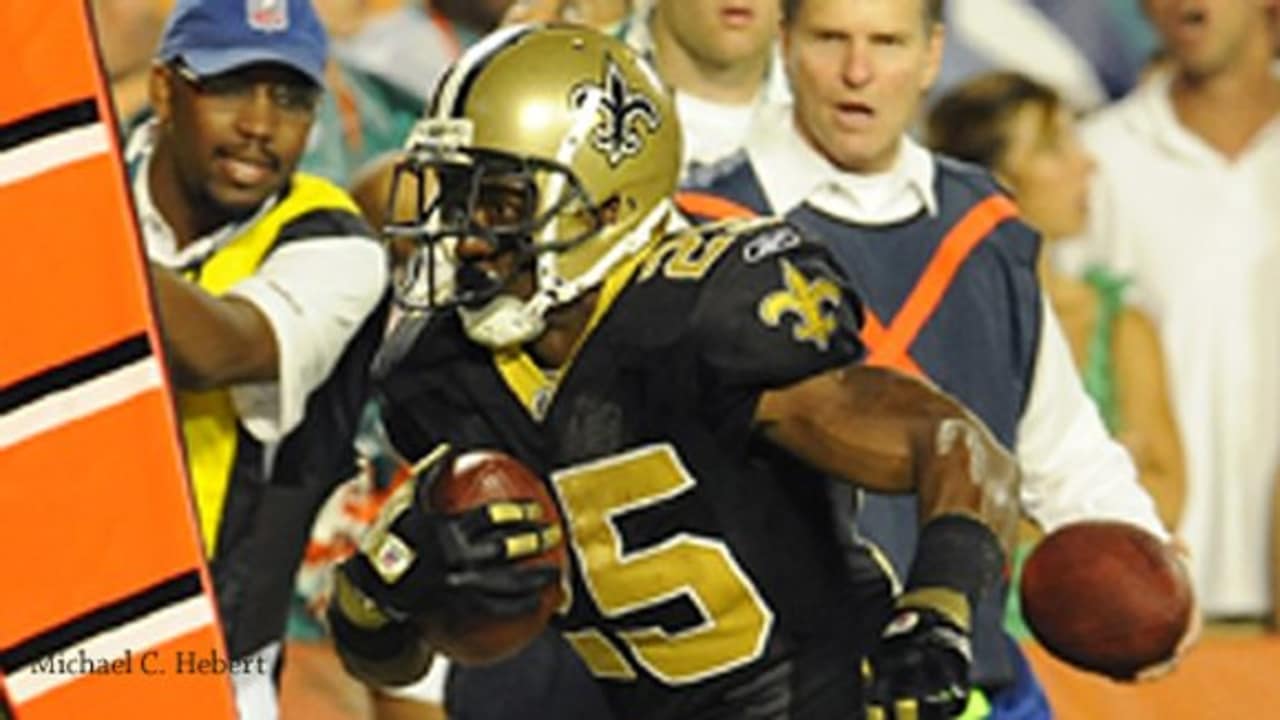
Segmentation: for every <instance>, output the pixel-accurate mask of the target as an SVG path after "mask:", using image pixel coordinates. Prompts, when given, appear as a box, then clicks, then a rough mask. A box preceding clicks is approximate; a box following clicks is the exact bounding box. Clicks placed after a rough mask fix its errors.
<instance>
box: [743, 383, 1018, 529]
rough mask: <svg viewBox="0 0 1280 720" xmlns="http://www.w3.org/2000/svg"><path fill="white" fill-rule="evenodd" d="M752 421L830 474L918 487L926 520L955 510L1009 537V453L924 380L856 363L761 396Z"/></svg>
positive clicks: (1013, 491) (1013, 469) (1012, 475)
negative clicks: (1007, 532) (754, 420)
mask: <svg viewBox="0 0 1280 720" xmlns="http://www.w3.org/2000/svg"><path fill="white" fill-rule="evenodd" d="M755 418H756V423H757V424H758V426H759V428H760V429H761V431H762V432H763V433H764V435H765V436H766V437H768V438H769V439H770V440H771V441H773V442H774V443H776V444H778V445H780V446H782V447H784V448H786V449H787V450H789V451H790V452H792V453H793V454H795V455H797V456H798V457H801V458H803V459H804V460H805V461H807V462H808V463H809V464H811V465H813V466H814V467H816V468H818V469H820V470H822V471H824V472H825V473H827V474H830V475H833V476H836V477H842V478H845V479H847V480H849V481H850V482H854V483H857V484H858V485H861V486H862V487H864V488H867V489H869V490H874V491H876V492H886V493H903V492H915V493H917V494H918V495H919V497H920V516H921V517H920V519H921V522H922V524H924V523H927V522H928V521H929V520H932V519H934V518H936V517H940V516H942V515H947V514H959V515H964V516H967V517H971V518H973V519H975V520H978V521H980V522H982V523H984V524H986V525H988V526H990V527H991V528H993V529H994V530H996V531H997V532H999V533H1001V534H1003V533H1005V532H1006V531H1007V530H1008V529H1009V528H1011V527H1012V525H1013V523H1014V521H1016V519H1017V487H1018V485H1017V482H1018V469H1017V464H1016V462H1015V460H1014V458H1013V456H1012V455H1011V454H1010V453H1009V452H1008V451H1007V450H1005V449H1004V448H1003V447H1002V446H1001V445H1000V443H999V442H998V441H997V440H996V439H995V437H994V436H993V435H992V434H991V433H990V431H989V430H987V428H986V426H985V425H983V424H982V422H981V421H980V420H978V419H977V418H976V417H975V416H974V415H973V414H972V413H971V412H970V411H969V410H968V409H967V408H965V407H964V406H963V405H961V404H960V402H959V401H957V400H956V399H954V398H952V397H951V396H950V395H947V394H946V393H944V392H942V391H941V390H939V389H938V388H936V387H934V386H933V385H930V384H928V383H926V382H925V381H922V380H918V379H916V378H913V377H910V376H908V375H905V374H902V373H900V372H897V371H895V370H891V369H887V368H877V367H869V366H865V365H851V366H848V367H845V368H840V369H836V370H830V371H827V372H825V373H822V374H819V375H815V376H813V377H810V378H807V379H805V380H802V381H800V382H798V383H795V384H793V385H790V386H787V387H784V388H781V389H778V390H772V391H769V392H766V393H764V394H763V395H762V396H761V398H760V402H759V404H758V405H757V408H756V415H755Z"/></svg>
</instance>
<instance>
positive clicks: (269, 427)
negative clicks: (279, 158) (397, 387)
mask: <svg viewBox="0 0 1280 720" xmlns="http://www.w3.org/2000/svg"><path fill="white" fill-rule="evenodd" d="M152 132H153V131H152V129H151V127H150V126H144V127H142V128H139V129H138V131H137V133H145V135H139V134H135V135H134V137H133V138H132V139H131V140H130V143H129V152H128V155H129V157H130V158H133V159H137V161H138V162H139V163H140V164H139V166H138V170H137V172H136V174H135V176H134V178H133V183H132V189H133V199H134V206H135V208H136V209H137V213H138V221H139V225H140V226H141V228H142V235H143V242H144V244H145V245H146V251H147V257H148V258H149V259H151V260H152V261H154V262H156V263H158V264H160V265H164V266H166V267H170V268H174V269H178V268H182V267H183V266H185V265H188V264H189V263H192V262H198V261H200V260H203V259H204V258H207V257H208V256H209V255H211V254H212V253H213V252H214V251H216V250H217V249H218V248H219V247H221V246H222V245H223V244H225V243H226V242H228V241H230V240H231V239H232V238H234V237H235V236H236V235H237V234H238V233H239V232H240V230H241V229H243V228H244V227H245V226H246V225H247V224H249V223H252V222H254V221H256V220H257V219H258V218H259V217H261V216H262V214H263V213H265V212H267V210H269V209H270V207H271V206H272V205H273V204H274V203H275V200H276V199H275V198H274V197H273V198H272V199H270V200H268V201H267V203H266V204H264V206H263V208H262V209H261V210H259V211H258V212H257V213H256V214H255V215H254V216H253V217H252V218H250V219H249V220H245V221H241V222H240V223H231V224H228V225H226V226H224V227H221V228H218V229H217V230H215V231H213V232H212V233H210V234H208V235H206V236H204V237H202V238H198V239H197V240H195V241H194V242H192V243H190V244H188V245H187V246H185V247H183V248H182V249H180V250H179V249H178V246H177V242H176V239H175V236H174V233H173V230H172V228H170V226H169V223H168V222H166V221H165V219H164V217H163V216H162V215H161V214H160V211H159V210H158V209H157V208H156V207H155V205H154V203H153V202H152V200H151V192H150V187H149V183H148V181H147V178H148V174H149V173H148V170H149V163H150V154H151V143H150V140H149V136H150V134H151V133H152ZM386 283H387V269H386V257H385V255H384V253H383V249H382V246H381V245H380V244H379V243H376V242H373V241H372V240H370V239H369V238H368V237H362V236H338V237H326V238H315V239H308V240H306V241H302V242H293V243H289V244H288V245H285V246H283V247H280V248H277V249H276V250H274V251H273V252H272V253H271V254H269V255H268V256H267V258H266V259H265V260H264V261H263V262H262V264H261V265H260V266H259V267H258V269H257V271H256V272H255V273H254V274H253V275H251V276H250V277H248V278H245V279H244V280H243V281H241V282H240V283H238V284H236V285H235V286H234V287H232V288H231V289H230V290H228V291H227V293H228V294H229V295H235V296H237V297H240V298H244V299H245V300H247V301H249V302H250V303H253V305H254V307H256V308H257V309H258V310H259V311H261V312H262V314H263V316H264V317H266V319H267V322H268V324H269V325H270V326H271V329H272V332H273V333H274V334H275V337H276V344H277V346H278V348H279V357H280V366H279V375H278V378H277V380H275V381H272V382H256V383H242V384H239V385H234V386H232V387H231V389H230V390H231V398H232V402H233V404H234V405H235V408H236V413H237V414H238V415H239V417H240V422H241V423H242V424H243V425H244V427H245V429H246V430H248V431H249V432H250V434H252V435H253V436H254V437H255V438H256V439H257V440H259V441H260V442H263V443H270V442H276V441H279V440H280V439H282V438H283V437H284V436H285V435H287V434H288V433H289V432H290V431H292V430H293V429H294V428H295V427H297V425H298V423H300V422H301V421H302V417H303V413H304V411H305V408H306V401H307V398H308V397H309V396H310V395H311V392H312V391H313V390H315V389H316V388H317V387H319V386H320V384H321V383H322V382H324V380H325V379H326V378H327V377H328V376H329V373H330V372H332V371H333V368H334V366H335V365H336V364H337V361H338V358H339V357H341V355H342V351H343V349H344V348H345V347H346V345H347V343H348V342H349V341H350V340H351V337H352V336H353V335H354V334H355V332H356V330H358V329H359V327H360V325H361V324H362V323H363V322H364V319H365V317H367V316H368V314H369V313H370V312H371V311H372V310H373V308H374V307H375V306H376V305H377V303H378V300H379V298H380V297H381V296H382V292H383V289H384V288H385V287H386Z"/></svg>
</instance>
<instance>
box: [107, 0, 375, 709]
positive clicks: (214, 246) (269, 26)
mask: <svg viewBox="0 0 1280 720" xmlns="http://www.w3.org/2000/svg"><path fill="white" fill-rule="evenodd" d="M251 6H252V7H251ZM251 11H252V12H251ZM326 47H327V41H326V37H325V33H324V30H323V28H322V27H321V26H320V23H319V20H318V19H317V18H316V16H315V14H314V12H313V10H312V7H311V4H310V2H309V0H282V1H281V2H277V3H274V4H271V5H268V4H266V3H263V4H261V5H253V4H251V3H249V4H247V3H242V2H235V1H231V0H180V1H179V2H178V3H177V5H176V7H175V9H174V11H173V14H172V15H171V16H170V18H169V21H168V25H167V26H166V28H165V31H164V35H163V37H162V42H161V45H160V49H159V51H158V53H157V55H156V58H155V63H154V64H153V65H152V70H151V79H150V96H151V97H150V102H151V105H152V107H153V108H154V116H153V118H152V119H151V121H150V122H148V123H147V124H145V125H144V126H142V127H140V128H139V129H138V130H137V131H135V133H134V136H133V138H131V140H130V143H129V153H128V156H129V157H128V161H129V167H130V172H131V174H132V188H133V195H134V201H135V205H136V207H137V213H138V218H139V224H140V226H141V229H142V232H143V239H144V242H145V246H146V250H147V255H148V257H149V259H150V274H151V281H152V285H153V287H154V291H155V299H156V304H157V306H158V309H159V316H160V328H161V333H162V338H163V340H164V344H165V354H166V357H167V360H168V361H169V369H170V374H171V377H172V381H173V383H174V385H175V387H176V388H177V391H178V392H177V393H176V395H177V406H178V415H179V419H180V421H181V427H182V434H183V440H184V444H185V448H186V457H187V463H188V470H189V474H190V476H191V481H192V485H193V487H192V496H193V497H194V499H195V505H196V512H197V517H198V520H199V526H200V530H201V535H202V539H203V542H204V547H205V551H206V553H207V554H208V556H209V558H210V569H211V573H212V576H213V583H214V588H215V591H216V594H217V598H218V605H219V615H220V618H221V620H222V624H223V628H224V631H225V633H226V643H227V649H228V652H229V653H230V655H231V658H232V659H233V660H237V661H245V665H244V666H246V667H255V668H257V667H264V668H271V667H273V666H275V664H276V662H277V660H278V657H279V651H280V640H281V638H282V636H283V634H284V629H285V618H286V614H287V610H288V605H289V598H290V594H291V589H292V586H293V578H294V572H295V571H296V569H297V567H298V562H299V560H300V559H301V556H302V552H303V547H304V545H305V542H306V537H307V531H308V530H309V528H310V525H311V521H312V519H313V517H314V515H315V512H316V509H317V508H318V506H319V505H320V503H321V502H322V501H323V500H324V498H325V496H326V495H327V494H328V492H329V491H330V490H331V489H332V488H333V487H334V486H335V485H336V484H337V483H338V482H339V481H340V480H341V479H343V478H345V477H348V476H349V475H350V474H351V472H352V470H353V469H354V466H353V465H354V464H353V459H354V458H353V452H352V438H353V435H354V433H355V428H356V422H357V420H358V418H359V414H360V410H361V406H362V404H363V401H364V396H365V394H366V393H365V390H366V382H367V376H368V367H369V362H370V358H371V356H372V352H373V349H374V348H375V347H376V343H377V341H378V339H379V338H380V336H381V329H382V324H383V322H384V321H385V313H384V312H383V310H384V309H385V303H382V302H380V299H381V298H383V297H384V296H385V286H386V267H385V263H386V260H385V255H384V252H383V250H382V248H381V247H380V245H379V244H378V243H376V242H374V240H373V239H372V237H371V233H370V231H369V229H368V226H367V225H366V224H365V223H364V222H363V221H362V220H361V219H360V217H359V215H358V214H357V211H356V207H355V204H354V203H353V202H352V200H351V199H350V198H349V197H348V196H347V195H346V194H345V193H344V192H343V191H342V190H341V189H339V188H337V187H335V186H334V185H332V184H330V183H328V182H326V181H324V180H321V179H319V178H315V177H312V176H308V175H304V174H301V173H296V172H295V168H296V167H297V164H298V160H299V158H300V156H301V154H302V150H303V147H304V144H305V139H306V137H307V135H308V133H309V132H310V130H311V125H312V122H313V119H314V114H315V107H316V103H317V102H318V99H319V95H320V93H321V88H322V84H323V81H324V66H325V60H326ZM232 681H233V684H234V686H235V690H236V702H237V706H238V707H239V709H240V716H241V717H242V718H244V719H245V720H258V719H259V718H274V717H275V716H276V697H275V690H274V687H273V685H272V675H271V673H270V672H263V673H259V672H250V673H237V674H235V675H233V677H232Z"/></svg>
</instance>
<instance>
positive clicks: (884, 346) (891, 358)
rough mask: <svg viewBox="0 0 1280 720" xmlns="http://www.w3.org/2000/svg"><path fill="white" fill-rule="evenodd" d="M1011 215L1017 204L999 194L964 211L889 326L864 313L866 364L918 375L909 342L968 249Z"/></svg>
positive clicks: (966, 256)
mask: <svg viewBox="0 0 1280 720" xmlns="http://www.w3.org/2000/svg"><path fill="white" fill-rule="evenodd" d="M1017 213H1018V210H1017V206H1015V205H1014V204H1013V201H1012V200H1010V199H1009V198H1007V197H1005V196H1004V195H991V196H990V197H988V198H987V199H985V200H983V201H982V202H980V203H978V204H977V205H975V206H974V207H973V208H972V209H970V210H969V212H968V213H967V214H966V215H965V216H964V217H963V218H961V219H960V222H958V223H956V225H955V226H954V227H952V228H951V230H950V231H949V232H948V233H947V235H946V237H944V238H943V239H942V242H941V243H940V244H939V245H938V249H937V250H936V251H934V254H933V257H932V258H930V259H929V264H928V265H927V266H925V269H924V272H923V273H921V275H920V279H919V280H918V281H917V282H916V286H915V288H914V289H912V291H911V294H910V295H908V296H907V300H906V302H904V303H903V304H902V307H901V308H900V309H899V310H898V314H897V315H895V316H894V318H893V322H892V323H891V324H890V325H889V327H888V328H885V327H882V326H881V324H880V323H879V322H877V321H876V320H875V318H874V317H873V316H872V315H871V313H868V314H867V322H866V323H865V324H864V327H863V341H864V342H866V344H867V346H868V347H869V348H871V354H870V355H869V356H868V357H867V360H866V362H867V364H868V365H879V366H884V367H893V368H897V369H899V370H902V371H904V372H907V373H913V374H916V375H920V376H923V375H924V373H923V372H921V371H920V367H919V366H918V365H917V364H916V362H915V361H914V360H913V359H912V358H911V356H910V355H909V354H908V350H909V349H910V347H911V343H912V342H914V341H915V339H916V335H918V334H919V333H920V330H921V328H923V327H924V325H925V323H926V322H928V321H929V318H930V317H931V316H932V315H933V313H934V312H935V311H936V310H937V309H938V303H940V302H941V301H942V296H943V295H945V294H946V292H947V288H949V287H950V286H951V282H952V281H953V280H954V279H955V276H956V273H957V272H958V271H959V270H960V266H961V265H963V264H964V261H965V259H966V258H968V257H969V253H971V252H973V249H974V248H975V247H977V246H978V244H979V243H981V242H982V241H983V240H984V239H986V237H987V236H988V235H990V234H991V231H992V230H994V229H995V228H996V226H997V225H999V224H1000V223H1002V222H1004V221H1005V220H1008V219H1009V218H1011V217H1014V216H1016V215H1017Z"/></svg>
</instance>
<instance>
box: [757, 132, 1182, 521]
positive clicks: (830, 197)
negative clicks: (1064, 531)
mask: <svg viewBox="0 0 1280 720" xmlns="http://www.w3.org/2000/svg"><path fill="white" fill-rule="evenodd" d="M747 156H748V158H749V159H750V161H751V164H752V167H753V168H754V169H755V173H756V177H757V178H759V179H760V182H761V184H762V185H763V189H764V193H765V196H766V198H767V199H768V201H769V204H770V205H771V206H772V207H773V209H774V211H776V212H779V213H784V212H787V211H789V210H790V209H792V208H794V207H796V206H797V205H799V204H800V203H801V202H805V201H807V202H808V203H809V204H810V205H813V206H815V207H817V208H819V209H821V210H822V211H823V212H826V213H829V214H831V215H833V216H835V217H839V218H843V219H845V220H848V221H850V222H854V223H858V224H862V225H884V224H888V223H893V222H898V221H901V220H905V219H907V218H910V217H913V216H915V215H917V214H919V213H920V212H921V210H924V211H926V212H928V213H930V214H934V213H936V212H937V207H938V201H937V197H936V196H935V193H934V173H935V172H936V165H935V163H934V160H933V157H932V155H931V154H930V152H929V151H928V150H926V149H924V148H923V147H921V146H920V145H919V144H917V143H916V142H915V141H913V140H912V139H911V138H909V137H905V136H904V137H903V139H902V142H901V144H900V146H899V150H898V154H897V159H896V161H895V163H894V165H893V167H892V168H890V169H889V170H888V171H886V172H884V173H880V174H875V175H857V174H853V173H847V172H844V171H841V170H839V169H838V168H836V167H835V166H834V165H832V164H831V163H830V162H829V161H827V160H826V159H825V158H824V157H823V156H822V155H820V154H819V153H818V152H817V151H816V150H814V149H813V148H812V147H810V146H809V144H808V143H807V142H806V141H805V140H804V139H803V138H802V137H801V136H800V134H799V131H798V130H796V127H795V123H794V119H793V117H792V115H791V112H790V111H789V109H788V111H787V112H786V114H785V115H776V116H774V117H771V118H764V123H763V124H761V125H758V126H757V127H756V128H755V129H753V131H752V133H751V135H750V137H749V138H748V141H747ZM1039 342H1040V344H1039V347H1038V349H1037V351H1036V364H1035V369H1034V375H1033V382H1032V386H1031V390H1030V396H1029V398H1028V400H1027V404H1026V408H1025V409H1024V410H1023V413H1022V417H1021V418H1020V419H1019V422H1018V431H1017V432H1018V439H1017V447H1016V448H1014V452H1015V453H1016V455H1017V458H1018V462H1019V464H1020V466H1021V467H1022V470H1023V483H1022V491H1021V501H1022V507H1023V509H1024V510H1025V511H1026V512H1027V514H1029V515H1030V516H1031V517H1032V518H1033V519H1034V520H1035V521H1036V522H1037V523H1038V524H1039V525H1040V526H1041V527H1043V528H1044V529H1045V530H1046V531H1052V530H1054V529H1056V528H1058V527H1060V526H1062V525H1064V524H1066V523H1069V522H1073V521H1077V520H1084V519H1112V520H1120V521H1125V522H1129V523H1133V524H1135V525H1139V526H1141V527H1143V528H1145V529H1147V530H1148V531H1150V532H1152V533H1154V534H1156V535H1157V536H1158V537H1160V538H1167V537H1168V533H1167V532H1166V531H1165V529H1164V527H1163V526H1162V525H1161V523H1160V518H1159V516H1158V515H1156V511H1155V503H1154V502H1152V500H1151V497H1150V496H1149V495H1148V494H1147V492H1146V490H1144V489H1143V487H1142V486H1141V485H1140V484H1139V483H1138V475H1137V470H1136V469H1135V468H1134V465H1133V460H1132V459H1131V458H1130V457H1129V453H1128V451H1126V450H1125V449H1124V447H1123V446H1121V445H1120V444H1119V443H1117V442H1116V441H1115V440H1113V439H1112V438H1111V437H1110V435H1108V433H1107V430H1106V427H1105V426H1104V425H1103V424H1102V418H1101V417H1100V416H1099V414H1098V410H1097V407H1096V406H1095V405H1094V403H1093V401H1092V400H1091V399H1090V398H1089V396H1088V395H1087V394H1086V393H1085V390H1084V386H1083V384H1082V383H1081V382H1080V376H1079V374H1078V373H1077V372H1076V369H1075V365H1074V363H1073V361H1072V358H1071V353H1070V350H1069V349H1068V347H1067V342H1066V339H1065V338H1064V337H1063V334H1062V329H1061V327H1060V326H1059V324H1058V318H1057V316H1056V315H1055V314H1054V312H1053V310H1052V309H1051V308H1050V306H1049V302H1048V300H1047V298H1045V296H1044V294H1043V293H1042V294H1041V329H1040V341H1039Z"/></svg>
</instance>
